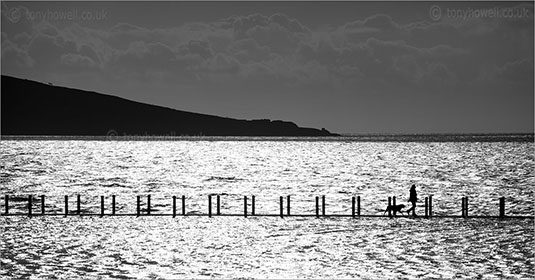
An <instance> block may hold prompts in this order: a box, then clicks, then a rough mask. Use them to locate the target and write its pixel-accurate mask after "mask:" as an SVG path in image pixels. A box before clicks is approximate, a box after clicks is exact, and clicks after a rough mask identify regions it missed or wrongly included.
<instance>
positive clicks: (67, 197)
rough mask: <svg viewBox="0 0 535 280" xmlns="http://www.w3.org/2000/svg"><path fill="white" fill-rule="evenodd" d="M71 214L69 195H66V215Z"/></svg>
mask: <svg viewBox="0 0 535 280" xmlns="http://www.w3.org/2000/svg"><path fill="white" fill-rule="evenodd" d="M68 214H69V196H68V195H66V196H65V217H67V215H68Z"/></svg>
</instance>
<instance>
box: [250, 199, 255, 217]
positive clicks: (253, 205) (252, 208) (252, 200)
mask: <svg viewBox="0 0 535 280" xmlns="http://www.w3.org/2000/svg"><path fill="white" fill-rule="evenodd" d="M255 203H256V201H255V197H254V195H253V197H252V198H251V215H252V216H254V215H255Z"/></svg>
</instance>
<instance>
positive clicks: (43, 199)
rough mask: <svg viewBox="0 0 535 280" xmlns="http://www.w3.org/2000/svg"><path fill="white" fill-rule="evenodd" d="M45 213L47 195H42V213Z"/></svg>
mask: <svg viewBox="0 0 535 280" xmlns="http://www.w3.org/2000/svg"><path fill="white" fill-rule="evenodd" d="M44 214H45V195H43V194H42V195H41V215H44Z"/></svg>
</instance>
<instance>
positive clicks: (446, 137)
mask: <svg viewBox="0 0 535 280" xmlns="http://www.w3.org/2000/svg"><path fill="white" fill-rule="evenodd" d="M0 140H4V141H31V140H38V141H43V140H45V141H46V140H48V141H301V142H303V141H318V142H321V141H323V142H421V143H423V142H431V143H433V142H437V143H440V142H524V143H525V142H531V143H534V142H535V141H534V134H533V133H488V134H483V133H481V134H475V133H474V134H342V135H341V136H319V137H303V136H187V135H182V136H175V135H112V136H78V135H0Z"/></svg>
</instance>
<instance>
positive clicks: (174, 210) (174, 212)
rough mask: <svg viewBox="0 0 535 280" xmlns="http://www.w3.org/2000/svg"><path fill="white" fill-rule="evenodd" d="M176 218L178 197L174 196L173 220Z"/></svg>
mask: <svg viewBox="0 0 535 280" xmlns="http://www.w3.org/2000/svg"><path fill="white" fill-rule="evenodd" d="M174 217H176V195H173V218H174Z"/></svg>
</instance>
